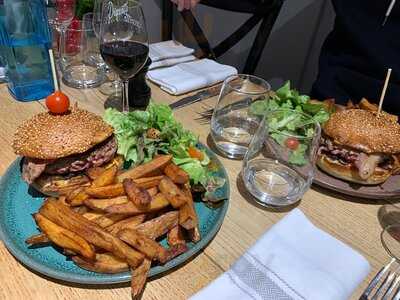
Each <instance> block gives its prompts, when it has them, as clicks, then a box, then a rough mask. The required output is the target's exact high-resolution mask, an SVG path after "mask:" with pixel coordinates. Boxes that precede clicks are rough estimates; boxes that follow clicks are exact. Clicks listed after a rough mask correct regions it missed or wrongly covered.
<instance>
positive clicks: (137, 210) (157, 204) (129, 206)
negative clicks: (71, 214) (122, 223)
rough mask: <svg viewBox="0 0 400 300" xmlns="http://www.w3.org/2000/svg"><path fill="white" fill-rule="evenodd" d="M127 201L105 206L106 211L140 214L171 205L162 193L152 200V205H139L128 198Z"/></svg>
mask: <svg viewBox="0 0 400 300" xmlns="http://www.w3.org/2000/svg"><path fill="white" fill-rule="evenodd" d="M98 201H102V200H98ZM126 201H127V202H126V203H122V204H116V205H111V206H108V207H106V208H105V211H106V212H107V213H111V214H126V215H138V214H142V213H148V212H154V211H157V210H160V209H162V208H164V207H167V206H168V205H169V202H168V200H167V199H166V198H165V197H164V195H163V194H161V193H160V194H157V195H155V196H154V197H153V199H152V200H151V202H150V205H148V206H146V207H138V206H136V205H135V204H133V203H132V202H130V201H128V200H126Z"/></svg>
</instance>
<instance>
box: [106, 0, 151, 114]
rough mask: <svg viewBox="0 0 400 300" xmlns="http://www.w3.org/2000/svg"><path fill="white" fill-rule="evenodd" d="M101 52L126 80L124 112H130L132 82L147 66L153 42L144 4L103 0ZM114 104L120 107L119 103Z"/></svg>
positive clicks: (107, 61)
mask: <svg viewBox="0 0 400 300" xmlns="http://www.w3.org/2000/svg"><path fill="white" fill-rule="evenodd" d="M100 53H101V56H102V57H103V59H104V61H105V63H106V64H107V65H108V66H109V67H110V68H111V69H113V70H114V71H115V72H116V73H117V74H118V75H119V76H120V78H121V80H122V82H123V91H122V111H123V112H128V111H129V102H128V82H129V79H130V78H132V77H134V76H135V75H136V74H137V73H138V72H139V71H140V70H141V69H142V68H143V66H144V64H145V63H146V60H147V58H148V56H149V43H148V36H147V29H146V23H145V19H144V14H143V10H142V6H141V4H140V3H139V2H138V1H135V0H123V1H121V0H107V1H104V2H103V8H102V18H101V25H100ZM113 106H114V107H119V106H120V105H119V103H115V104H114V105H113Z"/></svg>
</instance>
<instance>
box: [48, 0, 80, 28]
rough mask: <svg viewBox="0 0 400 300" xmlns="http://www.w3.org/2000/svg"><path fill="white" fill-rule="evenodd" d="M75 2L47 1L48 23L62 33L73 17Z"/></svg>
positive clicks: (63, 0) (66, 0) (62, 0)
mask: <svg viewBox="0 0 400 300" xmlns="http://www.w3.org/2000/svg"><path fill="white" fill-rule="evenodd" d="M75 4H76V3H75V0H49V1H48V6H49V9H48V10H47V14H48V18H49V23H50V24H52V25H54V26H55V28H56V29H57V30H58V31H59V32H62V31H63V30H65V29H66V28H67V27H68V26H69V24H71V21H72V19H73V18H74V16H75Z"/></svg>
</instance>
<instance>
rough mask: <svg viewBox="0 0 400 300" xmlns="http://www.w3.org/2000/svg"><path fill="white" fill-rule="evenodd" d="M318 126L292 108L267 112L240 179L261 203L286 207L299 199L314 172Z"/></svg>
mask: <svg viewBox="0 0 400 300" xmlns="http://www.w3.org/2000/svg"><path fill="white" fill-rule="evenodd" d="M320 136H321V128H320V125H319V124H318V123H317V122H315V121H314V120H313V118H312V117H311V116H309V115H306V114H304V113H301V112H298V111H295V110H274V111H269V112H268V113H267V114H266V115H265V116H264V118H263V120H262V121H261V123H260V126H259V127H258V129H257V131H256V133H255V135H254V137H253V139H252V140H251V143H250V145H249V149H248V151H247V153H246V155H245V157H244V160H243V168H242V178H243V182H244V184H245V186H246V188H247V189H248V191H249V192H250V193H251V194H252V195H253V196H254V197H255V198H256V199H257V201H258V203H259V204H261V205H264V206H287V205H291V204H293V203H295V202H297V201H299V200H300V199H301V197H302V196H303V195H304V193H305V192H306V191H307V190H308V189H309V187H310V185H311V183H312V180H313V178H314V174H315V163H316V157H317V149H318V143H319V139H320Z"/></svg>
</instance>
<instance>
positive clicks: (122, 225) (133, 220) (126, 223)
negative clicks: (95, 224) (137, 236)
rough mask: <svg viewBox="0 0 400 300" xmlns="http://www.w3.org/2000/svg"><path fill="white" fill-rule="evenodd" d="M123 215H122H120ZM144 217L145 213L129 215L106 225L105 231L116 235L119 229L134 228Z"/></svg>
mask: <svg viewBox="0 0 400 300" xmlns="http://www.w3.org/2000/svg"><path fill="white" fill-rule="evenodd" d="M121 216H124V215H121ZM145 219H146V215H144V214H143V215H137V216H133V217H129V218H127V219H124V220H121V221H119V222H117V223H115V224H113V225H111V226H108V227H107V228H106V231H108V232H109V233H111V234H113V235H117V233H118V231H120V230H121V229H134V228H136V227H137V226H138V225H139V224H141V223H143V221H144V220H145Z"/></svg>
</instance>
